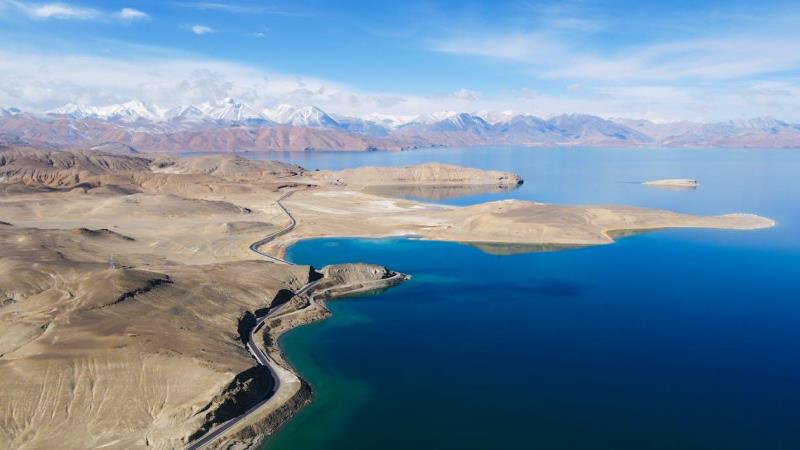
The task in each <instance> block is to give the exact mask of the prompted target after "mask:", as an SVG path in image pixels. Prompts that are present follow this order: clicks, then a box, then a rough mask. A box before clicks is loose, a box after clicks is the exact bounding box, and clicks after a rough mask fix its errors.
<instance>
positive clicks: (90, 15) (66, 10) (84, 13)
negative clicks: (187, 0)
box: [0, 0, 150, 22]
mask: <svg viewBox="0 0 800 450" xmlns="http://www.w3.org/2000/svg"><path fill="white" fill-rule="evenodd" d="M3 7H6V8H8V9H9V10H12V11H15V12H16V13H18V14H20V15H22V16H24V17H28V18H30V19H33V20H40V21H44V20H79V21H92V20H93V21H113V20H121V21H125V22H133V21H137V20H144V19H148V18H149V17H150V16H149V15H148V14H147V13H145V12H143V11H139V10H138V9H134V8H122V9H121V10H119V11H117V12H108V11H102V10H99V9H94V8H87V7H83V6H77V5H73V4H69V3H60V2H58V3H27V2H21V1H16V0H0V9H2V8H3Z"/></svg>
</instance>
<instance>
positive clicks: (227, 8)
mask: <svg viewBox="0 0 800 450" xmlns="http://www.w3.org/2000/svg"><path fill="white" fill-rule="evenodd" d="M173 4H174V5H176V6H181V7H185V8H193V9H199V10H203V11H222V12H227V13H231V14H267V15H275V16H292V17H305V16H307V14H303V13H299V12H295V11H287V10H282V9H277V8H273V7H270V6H266V5H254V4H237V3H217V2H175V3H173Z"/></svg>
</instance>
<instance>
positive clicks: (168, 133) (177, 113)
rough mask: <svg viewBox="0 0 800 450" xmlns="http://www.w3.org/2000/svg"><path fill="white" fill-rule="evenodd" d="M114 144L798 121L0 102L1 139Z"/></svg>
mask: <svg viewBox="0 0 800 450" xmlns="http://www.w3.org/2000/svg"><path fill="white" fill-rule="evenodd" d="M3 143H5V144H6V145H31V146H44V147H50V148H70V147H79V146H97V145H108V144H109V143H119V144H122V145H123V146H125V147H123V148H127V147H128V146H129V147H133V148H136V149H138V150H143V151H238V150H250V151H266V150H308V149H319V150H402V149H407V148H413V147H423V146H453V145H457V146H481V145H514V146H532V147H533V146H536V147H556V146H590V147H620V146H622V147H745V148H776V147H779V148H800V124H794V123H788V122H784V121H781V120H777V119H773V118H754V119H747V120H732V121H727V122H716V123H699V122H688V121H683V122H668V123H658V122H652V121H648V120H636V119H626V118H610V119H606V118H601V117H597V116H592V115H587V114H564V115H559V116H555V117H551V118H547V119H545V118H540V117H536V116H534V115H531V114H525V113H515V112H512V111H503V112H486V111H483V112H475V113H466V112H457V111H443V112H437V113H432V114H425V115H421V116H417V117H402V116H391V115H382V114H370V115H368V116H364V117H350V116H344V115H337V114H329V113H327V112H325V111H323V110H321V109H320V108H317V107H315V106H301V107H297V106H293V105H286V104H282V105H277V106H275V107H274V108H268V109H264V110H258V109H256V108H253V107H251V106H249V105H247V104H246V103H242V102H238V101H236V100H234V99H230V98H227V99H224V100H222V101H219V102H204V103H202V104H200V105H196V106H194V105H180V106H175V107H170V108H164V107H160V106H157V105H153V104H149V103H146V102H143V101H140V100H133V101H129V102H125V103H120V104H114V105H107V106H90V105H79V104H74V103H70V104H67V105H64V106H62V107H60V108H56V109H53V110H51V111H48V112H46V113H44V114H36V113H29V112H25V111H21V110H19V109H17V108H0V144H3Z"/></svg>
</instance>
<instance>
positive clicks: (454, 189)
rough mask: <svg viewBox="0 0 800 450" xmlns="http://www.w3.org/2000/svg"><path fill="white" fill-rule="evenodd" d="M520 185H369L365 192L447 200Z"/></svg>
mask: <svg viewBox="0 0 800 450" xmlns="http://www.w3.org/2000/svg"><path fill="white" fill-rule="evenodd" d="M518 187H519V186H518V185H514V186H499V185H494V184H482V185H471V186H411V185H399V186H369V187H366V188H364V192H367V193H369V194H375V195H380V196H383V197H393V198H398V197H399V198H407V199H411V200H446V199H453V198H459V197H466V196H468V195H478V194H496V193H500V192H510V191H513V190H514V189H517V188H518Z"/></svg>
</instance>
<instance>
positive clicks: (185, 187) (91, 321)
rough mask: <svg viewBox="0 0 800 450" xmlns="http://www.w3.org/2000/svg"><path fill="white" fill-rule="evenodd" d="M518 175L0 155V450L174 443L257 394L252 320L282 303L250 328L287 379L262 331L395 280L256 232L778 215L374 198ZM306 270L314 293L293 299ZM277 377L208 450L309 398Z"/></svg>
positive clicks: (585, 239) (268, 423) (597, 229)
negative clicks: (291, 250) (310, 258)
mask: <svg viewBox="0 0 800 450" xmlns="http://www.w3.org/2000/svg"><path fill="white" fill-rule="evenodd" d="M521 182H522V180H521V179H520V178H519V177H518V176H516V175H514V174H511V173H505V172H490V171H481V170H476V169H469V168H463V167H458V166H448V165H442V164H426V165H421V166H411V167H404V168H370V167H367V168H358V169H349V170H345V171H341V172H328V171H311V170H306V169H304V168H302V167H299V166H295V165H290V164H284V163H280V162H274V161H251V160H247V159H243V158H240V157H237V156H234V155H226V156H204V157H197V158H179V157H173V156H165V155H150V154H138V153H136V154H121V153H105V152H100V151H89V150H76V151H63V152H61V151H52V150H37V149H29V148H5V149H0V246H1V247H2V252H0V380H2V383H3V389H2V390H0V405H2V406H1V407H0V447H2V448H23V449H34V448H36V449H52V448H76V449H77V448H108V449H117V448H118V449H128V448H146V447H152V448H160V449H166V448H183V447H186V446H187V445H188V444H190V443H191V442H192V441H193V440H195V439H197V438H199V437H202V436H203V435H204V434H205V433H207V432H209V430H213V429H214V428H215V427H216V426H218V425H219V424H221V423H224V422H225V421H227V420H229V419H231V418H233V417H236V416H237V415H239V414H241V413H242V412H244V411H245V410H246V409H248V408H249V407H250V406H253V405H256V404H258V403H259V402H261V401H263V400H264V399H265V398H266V397H267V396H268V395H269V393H270V392H272V391H271V390H272V385H273V383H274V382H275V380H274V379H273V378H272V377H271V376H270V375H269V373H268V372H266V371H265V369H263V367H264V366H263V365H257V364H256V362H255V361H254V359H253V357H252V356H251V353H249V352H248V350H247V348H246V347H245V345H244V344H245V343H246V342H247V336H248V335H249V334H250V333H251V332H252V331H253V327H254V323H255V320H256V319H255V318H256V317H264V316H263V315H264V314H265V311H268V310H269V309H270V308H272V307H275V308H278V307H280V308H281V310H282V314H283V315H282V316H281V320H276V319H272V318H271V319H270V320H268V321H266V322H265V323H266V326H265V327H264V328H263V329H261V330H259V331H260V337H261V339H262V341H263V343H262V344H259V345H263V347H264V348H265V349H266V352H267V354H268V355H269V356H270V358H272V359H273V360H275V361H276V362H277V364H278V365H279V366H280V367H283V369H282V370H284V371H285V372H286V375H285V376H286V377H287V379H293V378H291V377H294V376H295V375H294V374H292V373H291V367H289V366H288V365H287V364H286V362H285V361H284V360H283V358H282V355H281V353H280V349H279V348H278V346H277V344H276V343H275V342H276V340H277V336H278V335H280V333H282V332H284V331H286V330H287V329H290V328H291V327H294V326H297V325H300V324H303V323H307V322H309V321H311V320H316V319H319V318H323V317H325V315H326V314H327V311H326V310H325V308H324V305H323V304H320V303H318V302H316V301H315V297H316V298H317V299H320V298H323V297H326V296H338V295H343V294H347V293H349V292H353V291H361V290H368V289H373V288H379V287H381V286H382V285H383V284H391V283H394V282H395V281H401V279H402V277H400V278H398V277H399V275H401V274H395V273H394V272H392V271H391V269H390V268H389V269H387V268H382V267H380V266H373V265H369V264H359V265H356V264H353V265H345V266H336V267H327V268H313V267H310V266H303V265H289V264H280V263H277V262H274V261H270V260H267V259H265V258H262V257H261V256H259V255H258V254H255V253H253V252H252V251H251V250H250V248H249V247H250V245H251V244H253V243H254V242H258V241H261V240H263V239H264V238H265V236H274V237H275V238H274V239H272V240H268V241H266V242H263V245H260V246H256V247H258V248H256V250H258V251H260V252H263V253H266V254H270V255H274V256H278V257H282V255H283V254H284V252H285V250H286V248H287V247H288V246H289V245H290V244H291V243H293V242H296V241H297V240H299V239H303V238H310V237H321V236H402V235H407V236H415V237H418V238H421V239H430V240H446V241H458V242H468V243H472V244H475V245H477V246H479V247H481V246H483V247H482V248H492V246H495V248H497V246H513V245H521V246H525V245H527V246H548V245H553V246H576V245H597V244H609V243H611V242H613V236H616V235H620V234H624V233H626V232H633V231H637V230H650V229H661V228H670V227H703V228H726V229H738V230H749V229H757V228H764V227H770V226H772V225H773V222H772V220H770V219H767V218H763V217H759V216H754V215H748V214H742V213H737V212H733V214H728V215H722V216H712V217H701V216H693V215H686V214H678V213H673V212H669V211H662V210H653V209H644V208H635V207H627V206H619V205H604V206H564V205H550V204H541V203H534V202H524V201H510V200H509V201H499V202H491V203H485V204H479V205H474V206H468V207H453V206H446V205H439V204H435V203H425V202H419V201H412V200H406V199H400V198H392V197H390V196H387V195H388V194H387V192H392V191H391V189H389V188H400V189H405V190H406V191H409V190H410V192H412V193H413V192H414V189H430V190H434V191H437V192H443V193H444V194H442V196H443V197H446V196H447V195H448V194H447V193H448V192H458V191H459V190H466V191H478V190H487V191H494V190H503V189H513V188H514V187H515V186H517V185H518V184H519V183H521ZM387 189H388V190H387ZM381 190H383V191H381ZM376 192H378V193H381V194H382V195H377V193H376ZM279 200H280V203H279V202H278V201H279ZM284 208H285V210H284ZM293 222H296V224H295V223H293ZM522 248H524V247H522ZM374 262H378V263H379V262H380V261H374ZM412 275H413V274H412ZM316 279H320V280H321V281H320V282H319V284H318V285H317V289H318V290H317V294H316V295H312V296H309V297H301V296H295V295H294V293H295V292H297V291H298V290H300V289H302V288H303V287H304V286H307V285H308V283H310V282H312V281H314V280H316ZM386 280H392V281H391V283H389V282H388V281H386ZM300 375H302V374H300ZM292 386H294V387H293V389H294V390H293V391H292V392H291V395H290V396H288V397H286V398H280V399H278V400H279V401H277V402H273V403H272V404H269V405H267V406H265V407H263V408H261V409H258V410H257V411H256V412H255V413H254V414H252V415H251V417H248V421H247V423H243V424H242V426H241V427H239V428H237V429H233V430H232V431H231V433H230V434H226V435H225V436H223V437H222V438H221V439H220V440H219V441H217V442H215V443H213V444H212V445H215V446H218V447H224V448H252V447H253V446H255V445H257V443H258V442H259V441H261V440H262V439H264V438H265V437H266V436H267V435H268V434H269V433H271V432H272V431H273V430H274V429H275V427H277V426H279V425H280V424H281V423H282V422H283V421H285V420H286V419H287V418H288V417H290V416H291V414H292V413H293V412H294V411H295V410H296V409H297V408H299V407H301V406H302V405H303V404H304V403H305V402H307V401H308V400H309V395H310V393H309V391H308V387H307V386H305V385H304V384H303V383H302V382H300V381H299V380H298V381H297V382H296V383H295V384H293V385H292Z"/></svg>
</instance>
